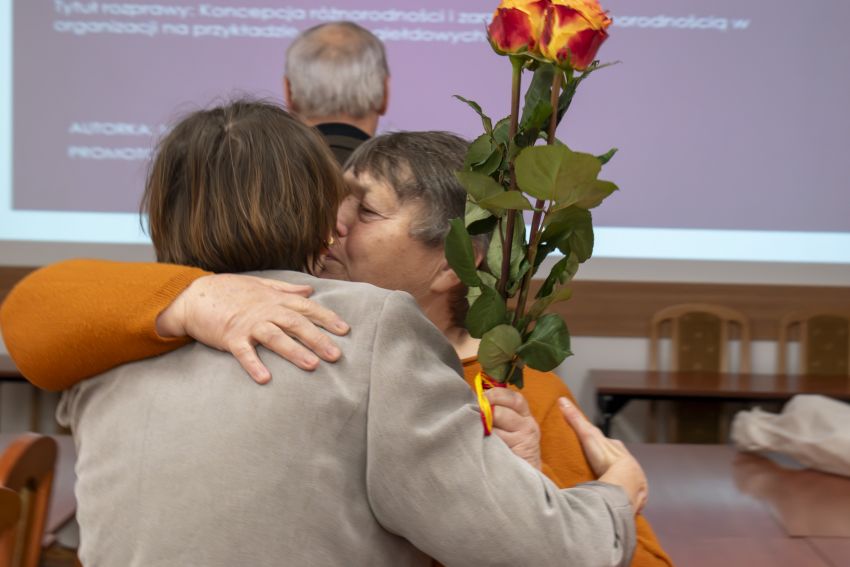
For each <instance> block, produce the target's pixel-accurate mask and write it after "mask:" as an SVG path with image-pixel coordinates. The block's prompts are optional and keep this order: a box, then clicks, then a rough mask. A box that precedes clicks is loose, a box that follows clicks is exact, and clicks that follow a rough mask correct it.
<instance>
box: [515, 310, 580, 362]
mask: <svg viewBox="0 0 850 567" xmlns="http://www.w3.org/2000/svg"><path fill="white" fill-rule="evenodd" d="M516 353H517V354H518V355H519V356H520V357H522V359H523V360H524V361H525V363H526V364H527V365H528V366H530V367H531V368H534V369H535V370H540V371H542V372H548V371H550V370H553V369H555V368H556V367H557V366H558V365H559V364H561V363H562V362H563V361H564V359H565V358H567V357H568V356H570V355H571V354H572V351H570V333H569V331H568V330H567V326H566V325H565V324H564V320H563V319H562V318H561V316H560V315H558V314H557V313H549V314H547V315H544V316H542V317H541V318H540V319H538V320H537V324H536V325H535V326H534V329H533V330H532V331H531V335H530V336H529V337H528V340H527V341H526V342H525V344H523V345H522V346H520V347H519V348H518V349H517V350H516Z"/></svg>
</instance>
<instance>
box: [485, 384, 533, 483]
mask: <svg viewBox="0 0 850 567" xmlns="http://www.w3.org/2000/svg"><path fill="white" fill-rule="evenodd" d="M484 395H485V396H486V397H487V399H488V400H489V401H490V405H491V406H493V433H495V434H496V435H498V436H499V438H500V439H501V440H502V441H504V442H505V444H506V445H507V446H508V447H509V448H510V449H511V451H513V452H514V454H515V455H516V456H518V457H521V458H523V459H525V460H526V461H527V462H528V463H529V464H530V465H531V466H533V467H534V468H536V469H537V470H540V466H541V459H540V426H539V425H537V421H535V420H534V417H533V416H532V415H531V410H529V409H528V401H526V399H525V396H523V395H522V394H520V393H519V392H515V391H513V390H509V389H507V388H491V389H490V390H487V391H486V392H484Z"/></svg>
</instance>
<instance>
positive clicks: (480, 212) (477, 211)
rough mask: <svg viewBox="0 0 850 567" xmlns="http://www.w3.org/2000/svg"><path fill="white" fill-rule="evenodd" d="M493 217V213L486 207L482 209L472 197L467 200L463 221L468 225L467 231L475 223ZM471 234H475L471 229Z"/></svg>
mask: <svg viewBox="0 0 850 567" xmlns="http://www.w3.org/2000/svg"><path fill="white" fill-rule="evenodd" d="M492 217H493V213H491V212H490V211H488V210H486V209H482V208H481V207H479V206H478V205H476V204H475V202H474V201H472V200H471V199H467V200H466V209H465V210H464V213H463V223H464V224H465V225H466V229H467V231H469V227H470V226H472V225H473V224H475V223H477V222H479V221H482V220H486V219H489V218H492ZM470 234H473V233H472V232H471V231H470Z"/></svg>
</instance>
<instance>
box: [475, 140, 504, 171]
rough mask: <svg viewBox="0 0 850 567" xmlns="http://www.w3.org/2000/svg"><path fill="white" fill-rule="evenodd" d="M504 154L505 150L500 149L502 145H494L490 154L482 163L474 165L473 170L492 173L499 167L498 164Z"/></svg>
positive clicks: (500, 163)
mask: <svg viewBox="0 0 850 567" xmlns="http://www.w3.org/2000/svg"><path fill="white" fill-rule="evenodd" d="M504 154H505V150H504V149H502V146H496V147H495V148H494V149H493V151H492V152H491V153H490V155H489V156H488V157H487V159H486V160H484V162H483V163H480V164H478V165H476V166H475V168H474V170H475V171H477V172H478V173H483V174H484V175H492V174H493V172H495V171H496V170H498V169H499V166H500V165H502V157H503V156H504Z"/></svg>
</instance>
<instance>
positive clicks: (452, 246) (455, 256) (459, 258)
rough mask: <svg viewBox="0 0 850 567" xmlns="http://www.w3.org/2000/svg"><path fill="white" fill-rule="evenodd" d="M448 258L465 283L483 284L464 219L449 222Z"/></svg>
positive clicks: (471, 284) (470, 284)
mask: <svg viewBox="0 0 850 567" xmlns="http://www.w3.org/2000/svg"><path fill="white" fill-rule="evenodd" d="M446 260H448V262H449V266H451V267H452V269H453V270H454V271H455V273H456V274H457V277H458V278H459V279H460V281H462V282H463V283H464V285H467V286H470V287H472V286H479V285H481V279H480V278H479V277H478V273H477V271H476V266H475V253H474V252H473V249H472V240H471V239H470V238H469V233H467V232H466V228H465V227H464V225H463V219H452V220H451V221H450V222H449V234H448V235H447V236H446Z"/></svg>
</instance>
